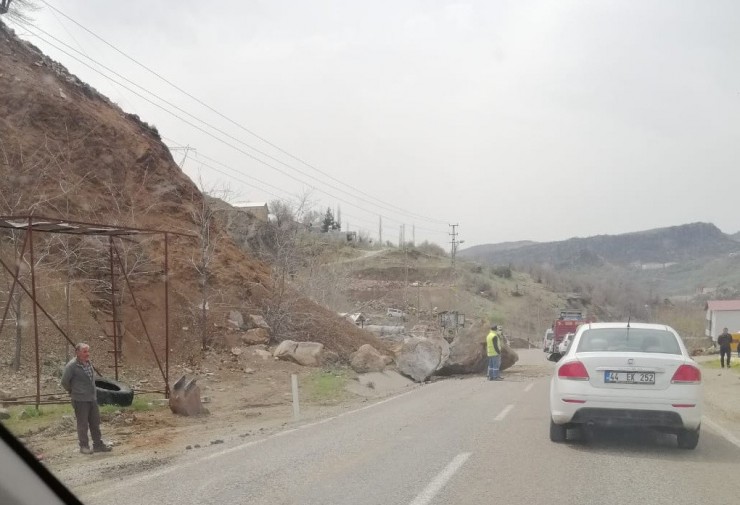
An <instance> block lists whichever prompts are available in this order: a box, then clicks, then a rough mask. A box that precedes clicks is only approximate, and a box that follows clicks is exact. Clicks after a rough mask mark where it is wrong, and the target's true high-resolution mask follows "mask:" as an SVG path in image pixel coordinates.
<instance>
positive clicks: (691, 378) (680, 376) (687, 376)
mask: <svg viewBox="0 0 740 505" xmlns="http://www.w3.org/2000/svg"><path fill="white" fill-rule="evenodd" d="M700 382H701V370H699V369H698V368H696V367H695V366H692V365H681V366H680V367H678V368H677V369H676V373H674V374H673V378H672V379H671V384H699V383H700Z"/></svg>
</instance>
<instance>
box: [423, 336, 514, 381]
mask: <svg viewBox="0 0 740 505" xmlns="http://www.w3.org/2000/svg"><path fill="white" fill-rule="evenodd" d="M486 334H487V333H486ZM486 334H483V335H481V334H480V333H479V331H476V330H475V329H474V328H472V329H471V330H470V331H467V332H464V333H460V334H458V335H457V336H456V337H455V339H454V340H453V341H452V343H451V344H450V357H449V358H447V360H446V362H445V363H443V364H442V366H441V368H440V370H439V371H438V372H437V374H438V375H453V374H468V373H480V372H485V371H486V369H487V368H488V356H487V354H486ZM518 360H519V355H518V354H517V353H516V351H515V350H514V349H512V348H511V347H509V346H504V347H503V349H501V370H506V369H507V368H511V367H512V366H514V364H515V363H516V362H517V361H518Z"/></svg>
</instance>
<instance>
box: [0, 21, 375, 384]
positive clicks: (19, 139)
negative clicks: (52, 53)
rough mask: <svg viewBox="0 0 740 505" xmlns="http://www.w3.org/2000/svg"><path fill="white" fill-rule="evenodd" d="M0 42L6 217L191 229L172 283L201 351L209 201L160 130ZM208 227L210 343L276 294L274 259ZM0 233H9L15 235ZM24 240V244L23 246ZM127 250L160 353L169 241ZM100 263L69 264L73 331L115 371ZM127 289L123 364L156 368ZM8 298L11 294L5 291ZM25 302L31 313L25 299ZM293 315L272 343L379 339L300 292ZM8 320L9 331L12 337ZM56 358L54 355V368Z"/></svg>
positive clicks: (0, 180)
mask: <svg viewBox="0 0 740 505" xmlns="http://www.w3.org/2000/svg"><path fill="white" fill-rule="evenodd" d="M0 44H1V45H2V50H1V51H0V86H2V88H3V92H2V93H0V195H5V196H4V197H3V198H0V215H6V216H8V215H29V214H34V215H37V216H49V217H59V218H62V219H71V220H77V221H84V222H94V223H104V224H110V225H118V226H133V227H138V228H150V229H158V230H169V231H174V232H179V233H189V234H193V235H194V236H191V237H186V236H171V237H170V240H169V244H168V249H169V277H168V279H169V282H170V331H171V336H170V338H171V348H172V353H173V357H172V359H173V360H177V361H184V362H188V361H189V360H194V359H197V356H198V354H199V352H200V347H201V336H202V331H200V330H199V328H201V325H200V320H201V313H202V310H201V309H200V308H199V306H200V303H201V302H200V300H201V299H200V298H199V296H200V292H201V281H202V279H201V276H200V275H199V273H198V271H197V269H196V268H195V264H196V261H195V259H196V258H198V254H199V250H200V242H199V239H198V233H199V222H198V219H197V211H198V209H200V208H202V206H203V195H202V194H201V192H200V191H199V189H198V188H197V187H196V186H195V184H194V183H193V182H192V181H191V180H190V179H189V178H188V177H187V176H186V175H185V174H184V173H183V172H182V170H181V169H180V168H179V167H178V165H177V164H176V163H175V161H174V160H173V158H172V156H171V154H170V152H169V150H168V149H167V147H166V146H165V145H164V144H163V143H162V142H161V140H160V137H159V134H158V132H157V130H156V128H154V127H152V126H150V125H148V124H146V123H145V122H143V121H142V120H141V119H139V118H138V117H137V116H135V115H132V114H127V113H125V112H124V111H123V110H121V109H120V108H119V107H118V106H116V105H115V104H113V103H111V102H110V100H108V99H107V98H106V97H104V96H103V95H101V94H100V93H98V92H97V91H96V90H94V89H93V88H91V87H90V86H88V85H87V84H85V83H82V82H81V81H80V80H79V79H78V78H77V77H75V76H73V75H71V74H70V73H69V72H68V71H67V70H66V69H65V68H64V67H63V66H62V65H60V64H59V63H57V62H54V61H53V60H51V59H50V58H48V57H46V56H45V55H43V54H42V53H41V51H39V50H38V49H37V48H36V47H34V46H33V45H32V44H29V43H27V42H24V41H21V40H20V39H18V38H17V37H16V36H15V35H14V33H13V32H12V30H9V29H8V28H7V27H6V26H4V25H3V24H2V23H1V22H0ZM10 196H12V198H10ZM210 233H211V235H212V236H219V237H220V238H219V242H218V245H217V247H216V249H215V252H214V255H213V258H212V260H211V263H210V266H209V273H208V284H209V286H208V289H209V293H211V297H210V298H209V303H208V329H207V331H208V333H209V338H210V339H211V340H212V341H213V342H219V341H220V339H219V336H220V334H221V333H223V332H224V331H225V329H226V326H227V323H226V320H227V315H228V311H229V310H240V311H242V312H243V313H245V314H263V313H264V311H265V308H266V307H267V306H269V305H270V304H271V302H272V300H273V297H274V293H273V289H272V281H271V278H270V269H269V266H268V265H266V264H264V263H262V262H261V261H258V260H256V259H255V258H254V257H252V256H250V255H248V254H247V253H245V252H244V251H243V250H241V249H240V248H238V247H237V246H236V245H235V244H234V242H233V241H231V240H230V239H228V237H226V234H225V233H223V231H222V230H221V229H219V226H218V224H217V223H215V222H214V223H212V224H211V226H210ZM2 234H3V237H6V236H8V232H7V231H2ZM39 235H41V234H39ZM34 240H35V241H38V244H39V249H41V245H42V244H43V245H46V246H48V244H49V243H51V241H52V238H50V235H43V236H39V237H37V238H35V239H34ZM75 240H77V242H75V244H76V245H78V246H85V247H86V248H87V249H85V250H86V251H88V253H86V254H87V255H88V256H86V258H87V259H92V258H98V259H99V258H100V257H103V258H106V254H107V251H106V248H107V240H108V239H107V238H104V239H102V240H97V241H96V240H95V239H75ZM20 243H21V242H20V241H19V242H16V244H18V246H17V248H18V249H20V247H19V245H20ZM35 246H36V244H35ZM129 246H130V248H131V249H132V250H134V249H135V251H134V252H133V253H124V260H126V261H130V262H137V261H139V262H141V264H142V265H143V266H141V267H140V268H139V271H138V275H137V276H136V278H135V281H134V283H133V284H134V285H135V291H136V296H137V301H138V305H139V306H140V307H141V308H142V316H143V320H144V324H145V325H146V327H147V329H148V330H149V333H150V335H151V336H152V340H153V346H154V348H155V349H157V351H158V352H162V351H163V350H164V296H163V295H164V283H163V273H164V270H163V259H164V241H163V240H161V239H160V238H158V237H155V238H147V239H142V240H138V239H135V240H131V241H129V242H126V241H121V242H120V247H121V248H122V249H126V248H127V247H129ZM62 249H63V248H62V247H61V246H56V248H54V247H51V246H49V247H47V248H46V249H45V251H46V253H45V254H46V257H45V259H44V260H43V261H42V262H40V264H39V267H40V268H39V272H38V279H37V284H38V285H39V286H40V287H42V288H43V290H44V293H45V296H46V298H47V299H46V300H45V301H44V302H42V303H45V304H49V305H51V306H52V307H53V310H52V312H53V313H54V314H55V316H56V317H61V316H60V314H63V313H64V310H63V305H64V304H63V295H62V293H63V291H64V287H63V282H64V280H65V279H67V278H68V275H70V272H69V271H68V270H69V268H68V267H69V265H70V263H69V261H68V257H65V256H64V255H63V254H62V252H63V251H62ZM90 251H91V252H90ZM14 253H15V251H14V248H13V247H0V256H2V258H3V259H4V260H5V261H7V262H8V263H9V264H13V262H14V261H15V259H14ZM104 266H105V265H103V267H104ZM103 267H99V268H98V269H97V270H95V269H90V268H88V269H85V268H87V267H85V268H83V267H79V269H78V270H75V271H73V272H71V276H72V277H73V280H74V281H75V283H74V286H73V287H72V288H71V289H72V290H73V295H72V298H73V303H72V305H73V311H72V314H71V319H70V321H69V329H70V333H71V334H72V335H73V339H75V340H83V339H84V340H92V341H94V342H95V344H96V347H97V350H98V351H99V352H97V353H96V356H97V363H98V364H99V365H101V366H102V367H103V368H104V369H108V367H110V365H111V362H112V358H111V356H110V355H109V354H108V353H107V352H105V349H108V348H112V344H111V343H110V341H109V340H107V339H106V338H104V335H105V334H106V333H108V334H110V325H109V320H110V307H108V306H106V303H108V302H107V301H106V300H107V299H108V298H109V297H110V294H109V293H106V289H108V290H109V288H106V287H105V286H104V285H103V286H102V287H101V285H102V284H103V281H104V280H105V275H106V270H105V268H103ZM75 268H77V267H75ZM133 268H136V265H134V266H132V269H133ZM60 285H62V287H53V286H60ZM124 297H125V301H124V303H123V307H122V312H123V319H124V321H125V330H126V331H125V337H124V342H123V348H124V360H125V361H127V366H128V367H129V368H128V369H129V371H133V370H137V368H139V367H140V368H142V369H151V368H152V367H153V366H154V361H153V359H152V357H151V349H150V346H149V343H148V342H147V340H146V336H145V333H144V325H143V324H142V323H141V322H140V321H139V318H138V315H137V312H136V310H135V308H134V306H133V303H132V299H131V298H130V297H129V296H126V295H124ZM0 302H2V303H4V302H5V299H3V297H0ZM23 310H30V303H28V301H26V302H25V305H24V307H23ZM294 311H295V313H294V314H292V317H291V324H290V325H289V326H287V330H286V334H280V335H273V337H274V339H275V340H282V339H284V338H291V339H293V340H304V341H305V340H314V341H318V342H321V343H323V344H324V345H325V346H326V347H327V348H328V349H330V350H334V351H335V352H337V353H338V354H339V355H340V356H342V357H347V356H348V355H349V354H350V353H351V352H353V351H355V350H356V349H357V348H358V347H359V346H360V345H362V344H363V343H371V344H372V345H374V346H376V347H379V346H381V345H382V344H380V343H379V342H378V341H377V340H376V339H375V337H374V336H373V335H371V334H369V333H366V332H363V331H362V330H359V329H358V328H356V327H355V326H354V325H352V324H349V323H346V322H344V321H340V320H339V319H338V318H337V316H336V315H335V314H333V313H331V312H329V311H327V310H325V309H323V308H321V307H319V306H318V305H316V304H314V303H312V302H310V301H308V300H299V301H298V302H297V303H296V304H295V307H294ZM44 324H46V323H44ZM9 326H10V325H6V328H5V329H4V330H3V335H0V338H8V339H10V338H12V337H11V335H10V330H9V328H8V327H9ZM41 333H42V335H41V340H42V344H41V346H42V356H57V358H58V355H59V354H60V352H62V351H63V349H64V344H63V340H62V337H61V336H60V335H58V334H57V333H56V332H55V331H54V330H53V328H51V326H50V325H48V324H46V326H44V327H42V329H41ZM30 341H31V339H29V338H28V336H24V343H23V346H22V352H21V354H22V356H23V358H24V361H25V362H26V363H28V360H30V359H31V357H32V351H33V349H32V344H31V343H30ZM10 348H11V346H3V351H2V352H3V353H4V354H1V355H0V359H2V360H3V361H4V362H7V361H9V360H10V358H11V356H10V351H9V350H10ZM101 348H102V350H101ZM42 359H44V358H42ZM57 361H59V360H58V359H56V358H55V359H51V360H50V361H49V362H50V365H49V370H48V371H47V373H49V375H52V374H53V373H54V371H55V368H56V367H57V366H58V363H57Z"/></svg>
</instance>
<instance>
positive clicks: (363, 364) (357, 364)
mask: <svg viewBox="0 0 740 505" xmlns="http://www.w3.org/2000/svg"><path fill="white" fill-rule="evenodd" d="M391 361H393V360H392V359H391V358H390V357H389V356H384V355H382V354H380V352H378V351H377V349H375V348H374V347H373V346H371V345H370V344H364V345H362V346H361V347H360V348H359V349H358V350H357V351H355V352H354V353H352V356H350V366H351V367H352V370H354V371H355V372H357V373H368V372H382V371H383V370H384V369H385V367H386V366H387V365H388V364H390V362H391Z"/></svg>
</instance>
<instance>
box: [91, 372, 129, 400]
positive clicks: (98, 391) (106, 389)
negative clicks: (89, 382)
mask: <svg viewBox="0 0 740 505" xmlns="http://www.w3.org/2000/svg"><path fill="white" fill-rule="evenodd" d="M95 395H96V397H97V401H98V405H119V406H121V407H128V406H129V405H131V403H132V402H133V401H134V392H133V390H132V389H131V388H130V387H128V386H127V385H125V384H123V383H121V382H118V381H114V380H112V379H106V378H103V377H97V378H96V379H95Z"/></svg>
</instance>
